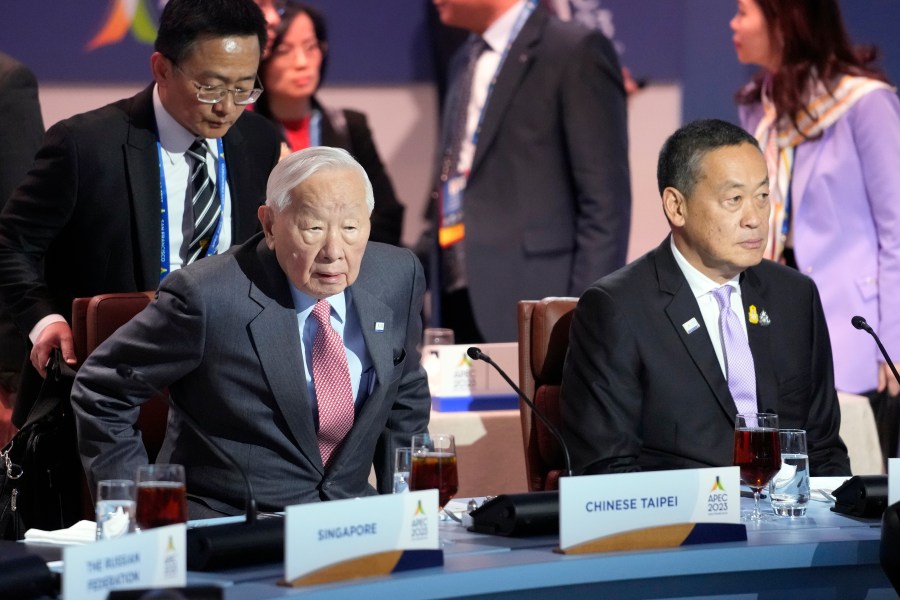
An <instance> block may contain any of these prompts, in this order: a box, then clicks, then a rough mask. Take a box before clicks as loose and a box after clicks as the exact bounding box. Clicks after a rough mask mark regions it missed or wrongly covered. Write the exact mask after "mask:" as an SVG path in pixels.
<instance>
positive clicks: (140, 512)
mask: <svg viewBox="0 0 900 600" xmlns="http://www.w3.org/2000/svg"><path fill="white" fill-rule="evenodd" d="M185 521H187V496H186V489H185V485H184V467H182V466H181V465H166V464H156V465H142V466H140V467H138V470H137V525H138V527H140V528H141V529H151V528H153V527H162V526H164V525H172V524H174V523H184V522H185Z"/></svg>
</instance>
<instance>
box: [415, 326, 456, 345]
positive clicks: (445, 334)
mask: <svg viewBox="0 0 900 600" xmlns="http://www.w3.org/2000/svg"><path fill="white" fill-rule="evenodd" d="M454 339H455V338H454V336H453V330H452V329H445V328H443V327H426V328H425V335H424V336H423V340H422V343H423V345H425V346H448V345H450V344H452V343H453V342H454Z"/></svg>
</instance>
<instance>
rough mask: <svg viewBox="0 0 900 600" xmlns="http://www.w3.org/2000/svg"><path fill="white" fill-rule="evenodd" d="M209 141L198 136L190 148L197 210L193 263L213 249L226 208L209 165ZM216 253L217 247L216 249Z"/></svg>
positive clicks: (190, 255)
mask: <svg viewBox="0 0 900 600" xmlns="http://www.w3.org/2000/svg"><path fill="white" fill-rule="evenodd" d="M207 152H208V150H207V147H206V140H204V139H202V138H197V139H196V140H194V143H193V144H191V147H190V148H188V150H187V155H188V156H189V157H190V163H191V181H190V186H189V189H190V192H191V206H192V207H193V213H194V233H193V235H192V237H191V243H190V245H189V246H188V252H187V260H186V261H185V264H190V263H192V262H194V261H196V260H197V259H200V258H203V257H204V256H206V255H207V254H209V253H210V251H209V243H210V240H211V239H212V237H213V234H214V233H215V231H216V226H217V225H218V223H219V217H220V216H221V212H222V207H221V206H219V203H218V202H216V184H215V183H214V182H213V180H212V177H210V175H209V169H208V167H207V165H206V154H207ZM212 253H215V248H213V249H212Z"/></svg>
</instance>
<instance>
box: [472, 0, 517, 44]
mask: <svg viewBox="0 0 900 600" xmlns="http://www.w3.org/2000/svg"><path fill="white" fill-rule="evenodd" d="M525 3H526V0H519V2H516V3H515V4H513V5H512V6H510V7H509V8H508V9H506V12H505V13H503V14H502V15H501V16H500V18H499V19H497V20H496V21H494V22H493V23H491V26H490V27H488V28H487V29H485V31H484V33H483V34H482V36H481V37H482V38H483V39H484V41H485V42H486V43H487V45H488V46H490V48H491V50H493V51H495V52H501V51H502V50H503V48H505V47H506V44H508V43H509V37H510V36H511V35H512V29H513V26H514V25H515V24H516V20H517V19H518V18H519V13H521V12H522V11H523V10H524V9H525Z"/></svg>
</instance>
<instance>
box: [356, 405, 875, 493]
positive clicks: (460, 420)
mask: <svg viewBox="0 0 900 600" xmlns="http://www.w3.org/2000/svg"><path fill="white" fill-rule="evenodd" d="M838 398H839V400H840V405H841V438H842V439H843V440H844V442H845V443H846V444H847V448H848V451H849V453H850V467H851V471H852V473H853V474H854V475H875V474H880V473H883V472H884V470H883V464H882V458H881V447H880V446H879V444H878V430H877V428H876V427H875V417H874V415H873V414H872V408H871V406H870V405H869V400H868V399H867V398H864V397H862V396H855V395H853V394H845V393H840V394H839V395H838ZM428 428H429V430H430V431H431V432H432V433H438V432H439V433H452V434H454V436H455V437H456V451H457V456H458V461H459V495H460V496H486V495H490V496H495V495H498V494H513V493H519V492H527V491H528V482H527V480H526V477H525V451H524V449H523V445H522V423H521V419H520V417H519V411H518V409H515V410H484V411H468V412H440V411H437V410H432V411H431V422H430V423H429V426H428ZM373 481H374V477H373Z"/></svg>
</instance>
